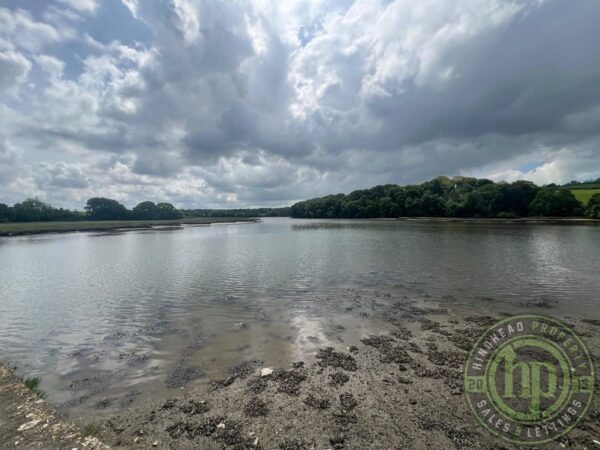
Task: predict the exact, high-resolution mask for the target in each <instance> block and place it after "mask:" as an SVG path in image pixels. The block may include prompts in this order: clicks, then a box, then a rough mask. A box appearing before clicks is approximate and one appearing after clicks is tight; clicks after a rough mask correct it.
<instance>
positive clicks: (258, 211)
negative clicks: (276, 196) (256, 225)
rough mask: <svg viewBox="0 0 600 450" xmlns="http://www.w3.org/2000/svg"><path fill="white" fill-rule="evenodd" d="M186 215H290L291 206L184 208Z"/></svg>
mask: <svg viewBox="0 0 600 450" xmlns="http://www.w3.org/2000/svg"><path fill="white" fill-rule="evenodd" d="M181 212H182V213H183V216H184V217H289V215H290V207H289V206H286V207H284V208H247V209H182V210H181Z"/></svg>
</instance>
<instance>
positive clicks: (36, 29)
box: [0, 8, 62, 52]
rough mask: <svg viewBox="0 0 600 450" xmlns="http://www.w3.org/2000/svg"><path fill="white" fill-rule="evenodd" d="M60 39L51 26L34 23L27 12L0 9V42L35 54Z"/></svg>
mask: <svg viewBox="0 0 600 450" xmlns="http://www.w3.org/2000/svg"><path fill="white" fill-rule="evenodd" d="M61 39H62V38H61V35H60V34H59V33H58V31H57V30H56V29H55V28H54V27H53V26H51V25H49V24H47V23H43V22H37V21H35V20H34V19H33V17H32V16H31V13H29V12H28V11H25V10H22V9H17V10H16V11H11V10H9V9H7V8H0V42H3V41H4V42H5V43H6V42H10V45H11V46H13V47H14V48H21V49H24V50H27V51H30V52H36V51H39V50H40V49H41V48H43V47H44V46H46V45H48V44H52V43H55V42H58V41H60V40H61ZM5 45H6V44H5Z"/></svg>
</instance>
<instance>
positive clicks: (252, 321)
mask: <svg viewBox="0 0 600 450" xmlns="http://www.w3.org/2000/svg"><path fill="white" fill-rule="evenodd" d="M599 254H600V228H598V227H593V226H544V225H523V226H521V225H504V226H503V225H498V226H496V225H473V224H469V225H463V224H455V223H447V224H437V223H419V222H397V221H350V220H346V221H306V220H290V219H265V220H263V221H262V222H261V223H255V224H237V225H235V224H229V225H213V226H210V227H186V228H184V229H183V230H163V231H130V232H122V233H96V234H95V233H69V234H58V235H40V236H29V237H18V238H0V358H1V359H2V360H3V361H5V362H10V363H12V364H16V365H17V366H18V370H19V372H20V373H21V374H23V375H26V376H33V375H40V376H41V377H42V378H43V384H42V388H43V389H44V390H46V391H47V392H48V399H49V400H50V401H51V402H53V403H54V404H56V405H57V406H58V407H59V408H60V409H61V410H62V411H63V412H65V413H68V414H71V415H72V416H73V417H74V418H89V417H97V416H98V415H102V414H109V413H111V412H114V411H115V410H118V409H120V408H124V407H128V406H130V405H136V404H139V402H141V401H142V400H145V399H151V398H163V397H168V396H170V395H171V396H172V395H173V393H174V392H179V390H180V386H184V387H185V389H193V388H194V387H196V386H197V385H199V384H202V383H206V382H208V380H210V379H215V378H219V377H224V376H226V375H227V373H228V368H229V367H231V366H234V365H236V364H238V363H239V362H240V361H242V360H251V359H258V360H262V361H263V363H262V364H263V365H265V366H285V365H287V364H289V363H290V362H292V361H295V360H298V359H301V358H310V356H311V354H313V353H314V352H315V351H316V349H317V348H319V347H322V346H324V345H338V346H342V345H343V346H346V345H351V344H354V343H356V342H358V340H359V339H360V338H361V337H362V336H364V335H366V334H368V333H370V332H380V331H381V330H385V329H386V327H388V326H389V324H387V323H386V322H385V321H383V320H381V318H380V317H378V315H377V314H376V313H375V312H374V311H375V308H374V306H373V305H375V304H377V303H381V302H388V303H393V302H399V301H407V299H411V300H413V299H417V300H418V299H426V300H427V299H428V300H430V301H434V300H441V301H445V302H446V305H445V306H446V307H450V309H452V308H459V307H460V305H475V306H476V307H477V308H478V309H479V310H480V311H483V312H485V311H487V310H490V309H500V310H503V311H509V312H511V311H519V312H520V311H522V310H523V309H527V308H530V307H536V306H535V305H537V307H539V306H553V307H554V309H553V313H556V314H561V315H564V316H566V315H584V314H586V313H587V312H589V311H595V312H598V311H599V305H600V300H599V299H598V295H597V294H598V292H600V277H598V264H597V258H598V255H599ZM532 305H533V306H532ZM542 312H543V311H542ZM178 366H179V367H183V368H190V369H191V371H190V372H186V374H189V373H193V375H194V376H190V378H194V379H193V380H191V381H190V382H188V383H187V384H186V383H185V380H182V379H181V376H180V375H181V371H177V370H174V368H176V367H178ZM201 373H202V374H203V376H200V377H198V376H199V375H200V374H201ZM196 377H198V378H197V379H196ZM166 382H167V383H166Z"/></svg>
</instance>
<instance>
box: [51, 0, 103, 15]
mask: <svg viewBox="0 0 600 450" xmlns="http://www.w3.org/2000/svg"><path fill="white" fill-rule="evenodd" d="M60 1H61V3H64V4H66V5H68V6H70V7H71V8H73V9H75V10H76V11H79V12H83V13H86V14H93V13H94V12H96V10H97V9H98V6H99V5H100V0H60Z"/></svg>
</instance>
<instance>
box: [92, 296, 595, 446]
mask: <svg viewBox="0 0 600 450" xmlns="http://www.w3.org/2000/svg"><path fill="white" fill-rule="evenodd" d="M546 314H549V315H550V314H551V313H550V311H547V312H546ZM384 315H385V317H386V318H387V320H388V321H389V322H390V323H391V324H392V325H394V326H395V329H394V330H393V331H392V332H389V333H385V334H381V335H370V336H365V337H364V338H363V339H362V340H361V342H360V344H359V345H356V346H348V347H345V346H343V345H340V346H339V347H338V348H332V347H327V348H322V349H320V350H319V351H318V352H317V354H316V355H315V358H314V360H313V361H310V362H309V361H297V362H295V363H293V364H292V365H291V366H290V367H285V368H266V367H263V366H262V364H261V362H260V361H245V362H243V363H241V364H240V365H239V366H237V367H234V368H232V369H231V372H230V373H231V375H230V376H229V377H228V378H225V379H222V380H215V381H213V382H212V383H211V384H210V385H209V386H207V387H206V388H203V389H201V390H197V391H194V392H188V393H186V394H185V395H181V396H173V398H172V399H168V400H166V401H160V402H150V403H147V404H145V405H143V406H142V407H139V408H135V409H131V410H128V411H125V412H123V413H122V414H119V415H117V416H115V417H113V418H110V419H108V420H106V421H105V422H104V424H103V432H102V434H101V436H102V439H103V440H104V441H105V442H106V443H107V444H109V445H111V446H112V447H114V448H150V447H154V448H165V449H173V448H177V449H186V448H190V449H191V448H203V449H223V448H227V449H257V448H261V449H281V450H297V449H326V448H330V449H367V448H370V449H399V448H413V449H428V448H486V449H500V448H519V447H518V446H516V445H513V444H510V443H508V442H505V441H502V440H500V439H499V438H496V437H495V436H493V435H492V434H491V433H490V432H489V431H487V430H486V429H484V428H483V427H481V426H480V425H479V424H478V422H477V421H476V419H475V418H474V417H473V416H472V414H471V412H470V410H469V408H468V406H467V403H466V400H465V398H464V394H463V366H464V363H465V359H466V357H467V355H468V352H469V351H470V350H471V347H472V345H473V344H474V342H475V341H476V340H477V338H478V337H479V336H480V335H481V334H482V333H483V332H484V331H485V330H486V329H487V328H488V326H490V325H492V324H494V323H495V322H496V321H497V320H500V319H501V318H503V317H506V316H508V315H509V314H508V313H501V312H499V313H498V314H495V315H481V314H479V315H477V314H476V313H474V312H473V311H468V310H464V311H462V312H461V313H460V314H456V313H453V314H450V313H449V312H448V310H447V309H446V308H445V307H444V306H443V305H438V306H435V307H432V306H431V305H429V306H423V305H415V304H401V305H394V306H391V307H389V308H387V310H386V311H385V313H384ZM565 320H569V319H565ZM569 324H570V325H572V326H574V327H575V329H576V330H577V333H578V334H579V335H580V336H581V337H582V339H583V340H584V342H585V343H586V345H587V346H588V348H589V349H590V351H591V352H592V354H593V358H594V361H595V363H597V362H598V360H599V359H600V358H599V354H600V352H599V350H600V321H599V320H597V319H591V318H583V319H570V320H569ZM271 369H273V370H272V372H271ZM597 392H598V391H597V389H596V398H595V399H594V403H593V404H592V407H591V408H590V410H589V411H588V414H587V417H586V418H585V419H583V420H582V421H581V422H580V423H579V424H578V426H577V427H576V428H575V429H574V430H573V431H571V432H570V433H569V434H567V435H566V436H564V437H563V438H561V439H560V440H558V441H555V442H552V443H549V444H546V448H556V449H560V448H595V446H598V440H599V436H600V408H599V405H598V394H597Z"/></svg>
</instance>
